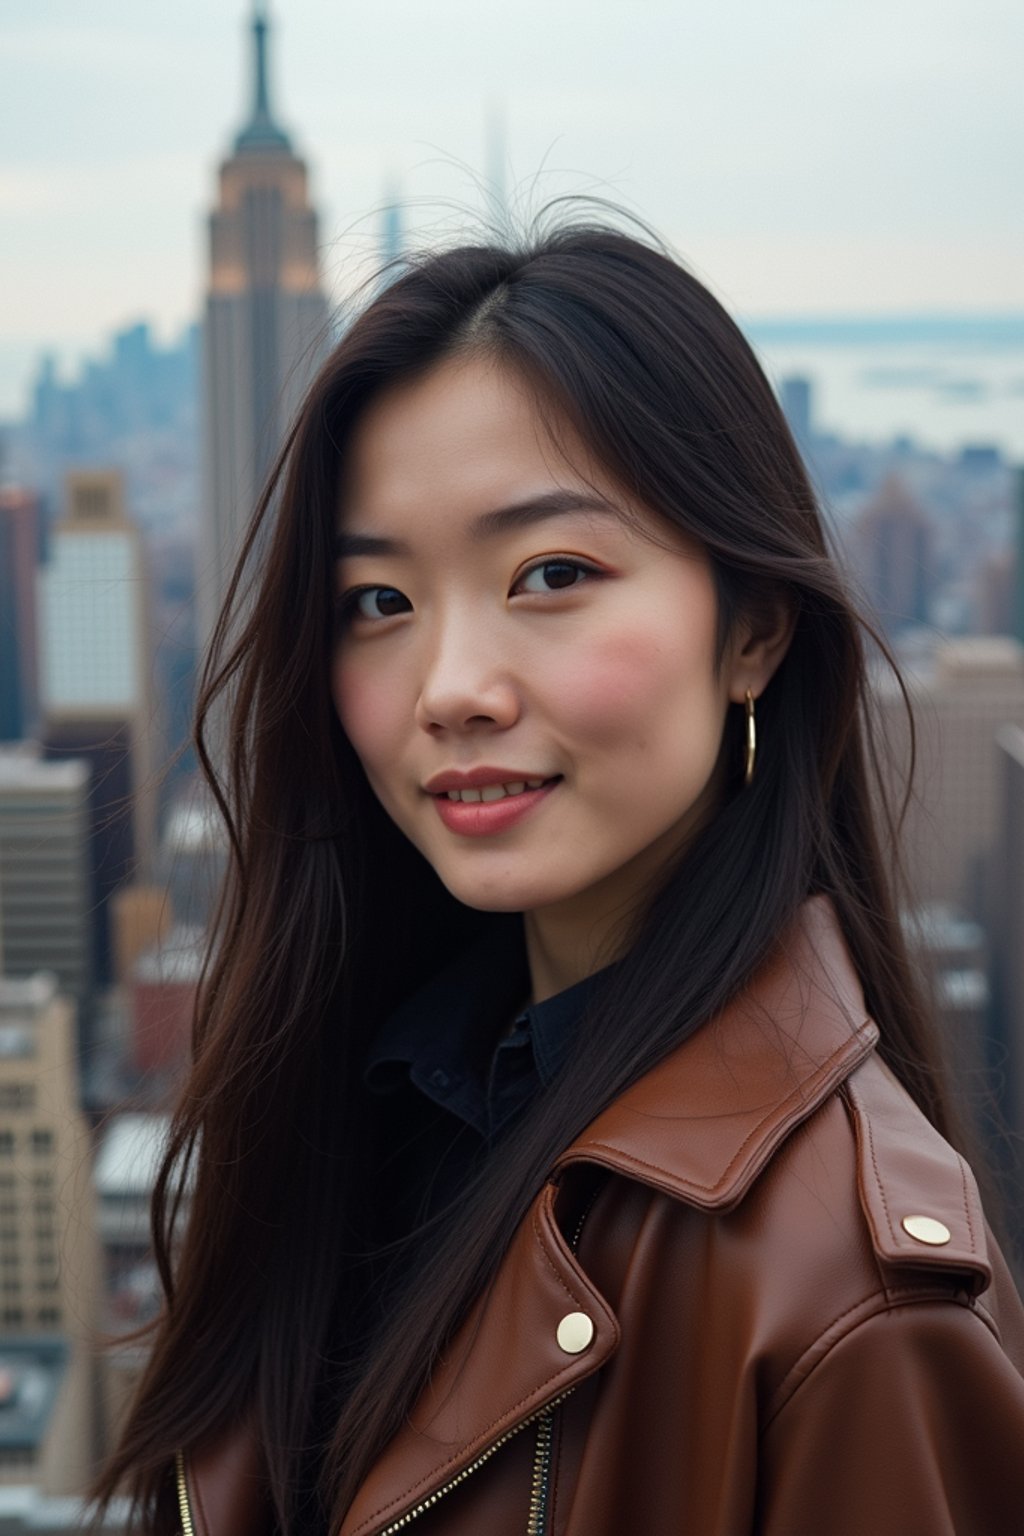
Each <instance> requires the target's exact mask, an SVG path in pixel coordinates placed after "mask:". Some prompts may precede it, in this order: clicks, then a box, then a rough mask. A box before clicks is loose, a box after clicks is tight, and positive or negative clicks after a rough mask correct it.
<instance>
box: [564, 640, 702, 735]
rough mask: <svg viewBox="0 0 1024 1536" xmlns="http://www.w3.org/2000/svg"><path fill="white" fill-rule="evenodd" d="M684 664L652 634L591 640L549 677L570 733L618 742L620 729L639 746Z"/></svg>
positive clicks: (665, 704)
mask: <svg viewBox="0 0 1024 1536" xmlns="http://www.w3.org/2000/svg"><path fill="white" fill-rule="evenodd" d="M683 665H685V663H684V662H683V659H682V658H681V657H680V656H679V654H678V652H677V651H674V650H673V648H672V647H670V646H668V645H666V644H665V643H664V640H663V639H662V638H660V637H659V636H657V635H653V634H651V633H644V632H632V633H630V632H627V633H622V632H618V633H616V634H615V635H609V636H607V637H602V638H601V639H600V640H595V641H593V642H592V643H591V644H590V645H589V646H588V647H587V648H586V650H585V651H581V652H580V653H579V654H578V655H576V656H574V657H571V658H566V664H565V665H564V666H562V667H559V669H558V674H557V678H553V679H552V682H553V684H554V685H555V687H557V693H558V707H559V713H560V715H561V718H562V721H563V723H564V724H565V725H566V726H567V727H568V728H569V730H570V732H571V734H573V735H579V736H582V737H585V738H586V739H587V740H589V741H593V742H595V743H599V744H600V743H606V742H607V743H616V744H621V743H622V736H623V732H624V731H625V732H628V733H629V735H630V737H631V738H632V739H634V740H635V742H636V745H638V746H640V745H642V741H643V739H645V738H646V737H647V736H648V733H649V732H651V731H653V730H654V728H655V727H656V725H657V721H658V716H659V714H660V713H661V712H662V711H663V710H664V709H665V708H667V707H669V704H670V700H671V696H672V695H673V694H677V693H678V689H679V686H680V668H681V666H683Z"/></svg>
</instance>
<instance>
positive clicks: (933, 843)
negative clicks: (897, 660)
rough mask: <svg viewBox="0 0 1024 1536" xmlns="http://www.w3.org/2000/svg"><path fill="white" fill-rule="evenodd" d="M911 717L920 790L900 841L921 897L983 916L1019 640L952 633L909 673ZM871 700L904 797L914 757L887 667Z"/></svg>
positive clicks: (996, 840)
mask: <svg viewBox="0 0 1024 1536" xmlns="http://www.w3.org/2000/svg"><path fill="white" fill-rule="evenodd" d="M910 681H911V694H912V697H913V703H914V717H915V725H916V749H917V753H916V755H917V764H916V767H917V771H916V786H915V788H916V793H915V795H914V798H913V799H912V800H911V802H910V804H909V806H908V807H907V816H906V821H905V823H904V828H903V844H904V851H905V854H906V862H907V872H908V874H909V876H910V881H911V886H912V889H913V893H914V898H915V900H916V901H917V902H936V901H939V902H949V903H952V904H954V905H957V906H960V907H961V908H962V909H963V910H964V911H965V912H966V913H967V914H968V915H969V916H970V917H973V918H975V919H976V920H980V921H982V922H987V921H988V919H989V916H990V912H991V903H992V891H991V875H992V861H993V857H994V855H995V854H996V852H997V850H998V848H999V845H1000V842H1001V839H1002V837H1003V830H1002V828H1001V825H1000V819H1001V818H1000V809H999V806H1000V756H999V753H998V751H997V747H996V736H997V733H998V732H999V729H1000V727H1001V726H1005V725H1015V726H1020V727H1024V647H1022V646H1021V645H1020V643H1019V642H1018V641H1016V640H1014V639H1011V638H1010V637H1005V638H1004V637H989V636H986V637H981V636H969V637H962V638H960V639H957V640H948V641H946V642H945V643H944V644H943V645H941V646H940V647H939V648H938V650H937V652H936V655H935V658H934V663H933V668H932V670H931V672H930V673H928V674H926V675H925V674H922V675H918V676H915V677H912V678H911V679H910ZM875 700H876V704H877V707H878V719H879V723H880V725H881V728H882V742H883V744H884V748H885V756H884V761H885V764H886V767H887V768H888V770H889V773H890V775H891V780H890V788H891V792H892V795H893V797H894V798H895V799H896V801H897V802H898V801H899V798H900V797H901V794H902V791H903V788H904V785H905V779H906V772H907V767H908V765H909V762H910V738H909V727H908V722H907V715H906V710H905V708H904V705H903V700H902V697H901V695H900V693H899V690H898V688H897V687H896V685H895V683H894V681H893V680H892V678H891V677H890V676H889V675H888V674H883V675H882V676H881V677H880V678H879V679H878V681H877V684H876V689H875Z"/></svg>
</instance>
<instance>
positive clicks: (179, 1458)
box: [174, 1451, 195, 1536]
mask: <svg viewBox="0 0 1024 1536" xmlns="http://www.w3.org/2000/svg"><path fill="white" fill-rule="evenodd" d="M174 1464H175V1467H176V1469H177V1473H178V1513H179V1514H180V1515H181V1529H182V1533H183V1536H195V1527H194V1526H193V1524H192V1506H191V1505H190V1504H189V1500H188V1479H187V1478H186V1476H185V1453H184V1451H179V1452H178V1453H177V1455H176V1456H175V1458H174Z"/></svg>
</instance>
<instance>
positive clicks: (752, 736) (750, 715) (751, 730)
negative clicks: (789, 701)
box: [743, 688, 757, 785]
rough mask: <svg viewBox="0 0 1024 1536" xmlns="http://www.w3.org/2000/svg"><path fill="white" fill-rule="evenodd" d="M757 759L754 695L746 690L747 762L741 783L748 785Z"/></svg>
mask: <svg viewBox="0 0 1024 1536" xmlns="http://www.w3.org/2000/svg"><path fill="white" fill-rule="evenodd" d="M756 757H757V727H756V725H755V724H754V695H753V694H752V693H751V691H750V689H749V688H748V689H747V760H746V764H745V766H744V770H743V782H744V784H745V785H746V784H749V783H750V781H751V779H752V778H753V777H754V760H755V758H756Z"/></svg>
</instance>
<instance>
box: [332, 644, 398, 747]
mask: <svg viewBox="0 0 1024 1536" xmlns="http://www.w3.org/2000/svg"><path fill="white" fill-rule="evenodd" d="M331 697H332V698H333V700H334V708H335V710H336V712H337V716H338V719H339V721H340V722H341V728H342V730H343V731H344V732H345V735H346V736H347V737H348V739H349V741H350V742H351V743H352V745H353V747H354V748H355V750H356V753H357V755H358V756H359V758H360V759H361V760H362V762H363V764H364V766H366V767H369V766H371V765H372V764H374V763H375V762H379V761H380V760H381V759H382V758H385V757H386V756H387V754H388V751H389V746H390V743H391V742H392V741H393V739H394V731H395V720H394V705H393V704H391V705H390V707H389V694H388V690H387V689H384V688H381V687H380V686H379V684H377V685H374V683H373V680H372V679H370V678H367V677H364V676H362V675H361V673H360V671H359V669H358V668H355V667H351V666H343V665H342V664H340V663H335V666H334V671H333V673H332V676H331Z"/></svg>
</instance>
